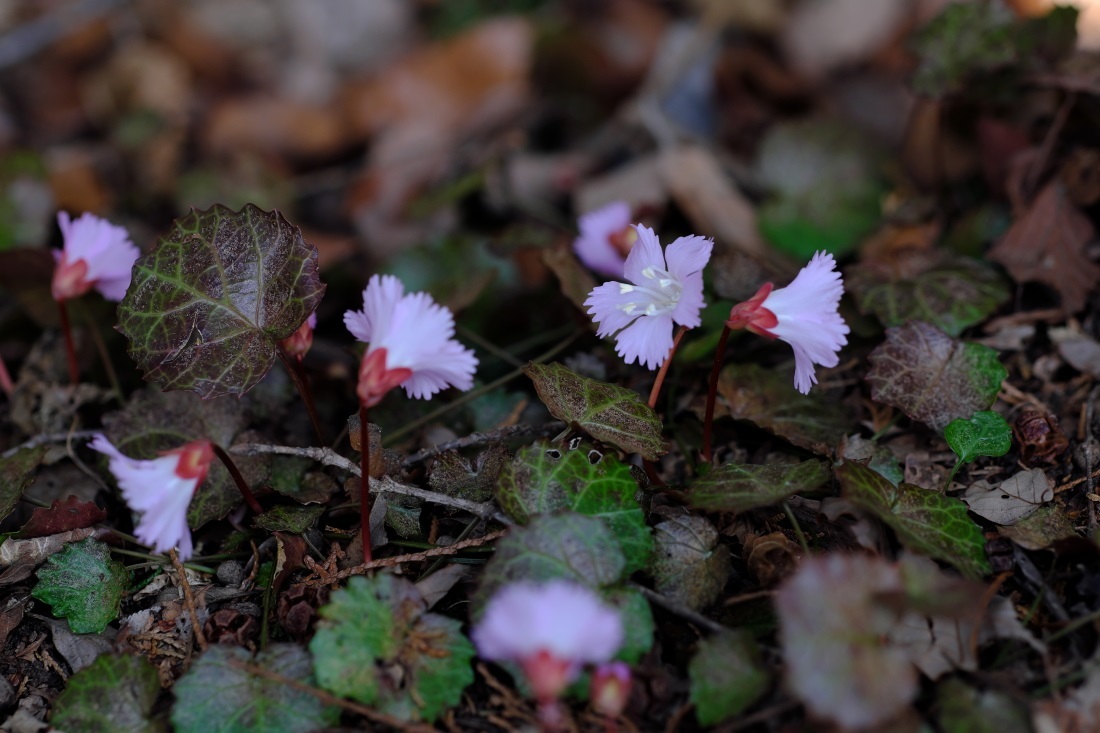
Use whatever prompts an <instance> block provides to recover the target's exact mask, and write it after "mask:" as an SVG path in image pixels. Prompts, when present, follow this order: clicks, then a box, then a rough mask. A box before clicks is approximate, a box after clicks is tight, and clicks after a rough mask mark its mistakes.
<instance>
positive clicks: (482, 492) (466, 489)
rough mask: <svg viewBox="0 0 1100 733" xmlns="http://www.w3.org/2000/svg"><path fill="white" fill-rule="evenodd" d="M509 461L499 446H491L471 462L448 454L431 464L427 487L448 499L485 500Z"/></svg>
mask: <svg viewBox="0 0 1100 733" xmlns="http://www.w3.org/2000/svg"><path fill="white" fill-rule="evenodd" d="M508 458H509V456H508V449H507V448H505V447H504V446H503V445H501V444H497V445H493V446H490V447H488V448H486V449H485V450H483V451H481V452H480V453H478V454H477V455H476V456H474V457H473V458H471V459H467V458H466V457H464V456H463V455H462V454H460V453H459V452H458V451H453V450H452V451H447V452H446V453H442V454H440V455H439V456H438V457H437V458H436V459H435V462H434V463H433V464H432V470H431V473H430V474H429V475H428V484H429V485H430V486H431V487H432V488H433V489H435V490H436V491H438V492H440V493H441V494H446V495H447V496H457V497H459V498H460V499H466V500H468V501H488V500H489V499H490V498H491V497H492V495H493V487H495V486H496V484H497V479H498V478H499V477H500V472H501V470H502V469H503V468H504V466H506V465H507V464H508Z"/></svg>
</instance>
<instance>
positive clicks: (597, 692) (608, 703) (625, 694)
mask: <svg viewBox="0 0 1100 733" xmlns="http://www.w3.org/2000/svg"><path fill="white" fill-rule="evenodd" d="M631 681H632V678H631V674H630V667H628V666H627V664H626V663H625V662H607V663H606V664H601V665H600V666H598V667H596V669H595V670H594V671H593V672H592V688H591V690H590V691H589V693H588V699H589V700H591V701H592V708H593V709H594V710H595V711H596V712H597V713H599V714H600V715H606V716H607V717H609V718H617V717H619V716H620V715H622V714H623V710H625V709H626V703H627V702H628V701H629V700H630V684H631Z"/></svg>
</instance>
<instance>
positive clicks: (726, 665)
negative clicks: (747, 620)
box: [688, 631, 772, 726]
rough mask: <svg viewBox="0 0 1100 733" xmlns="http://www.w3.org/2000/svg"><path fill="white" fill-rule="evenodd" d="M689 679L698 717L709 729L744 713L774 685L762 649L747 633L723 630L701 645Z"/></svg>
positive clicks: (691, 664)
mask: <svg viewBox="0 0 1100 733" xmlns="http://www.w3.org/2000/svg"><path fill="white" fill-rule="evenodd" d="M688 676H690V677H691V702H692V704H694V705H695V717H696V718H698V720H699V724H700V725H706V726H710V725H715V724H717V723H721V722H722V721H723V720H726V719H728V718H732V717H733V716H735V715H739V714H741V713H742V712H744V711H745V709H746V708H748V707H749V706H750V705H752V704H753V703H754V702H756V701H757V700H759V699H760V697H761V696H762V695H763V694H764V693H766V692H767V691H768V689H769V688H770V687H771V684H772V675H771V672H770V671H769V670H768V668H766V667H765V666H764V665H763V663H762V662H761V659H760V648H759V646H758V645H757V644H756V642H755V641H754V640H753V638H752V636H751V635H750V634H748V633H746V632H744V631H724V632H722V633H719V634H716V635H714V636H711V637H709V638H706V639H704V640H703V641H701V642H699V651H697V652H696V653H695V656H694V657H692V659H691V662H690V663H689V664H688Z"/></svg>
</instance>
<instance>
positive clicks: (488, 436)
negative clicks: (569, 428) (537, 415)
mask: <svg viewBox="0 0 1100 733" xmlns="http://www.w3.org/2000/svg"><path fill="white" fill-rule="evenodd" d="M564 427H565V423H563V422H560V421H558V420H555V421H553V422H549V423H546V424H545V425H527V424H520V425H508V426H506V427H503V428H497V429H496V430H489V431H487V432H484V433H470V434H469V435H467V436H466V437H465V438H457V439H455V440H448V441H447V442H445V443H438V444H436V445H433V446H432V447H431V448H425V449H423V450H421V451H417V452H416V453H413V454H412V455H411V456H408V457H407V458H406V459H405V460H404V461H402V463H401V467H402V468H405V469H409V468H412V467H413V466H415V465H417V464H418V463H423V462H424V461H426V460H428V459H429V458H435V457H436V456H438V455H440V454H441V453H446V452H447V451H450V450H462V449H463V448H472V447H474V446H477V445H485V444H487V443H495V442H497V441H499V440H507V439H508V438H514V437H516V436H517V435H526V434H528V433H530V434H531V435H533V436H535V437H546V436H547V435H553V434H554V433H558V432H561V430H562V428H564Z"/></svg>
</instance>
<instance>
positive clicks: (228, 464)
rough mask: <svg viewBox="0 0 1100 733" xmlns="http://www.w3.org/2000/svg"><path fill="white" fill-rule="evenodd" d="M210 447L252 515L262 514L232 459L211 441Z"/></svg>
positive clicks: (262, 511) (258, 504)
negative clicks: (231, 478) (230, 477)
mask: <svg viewBox="0 0 1100 733" xmlns="http://www.w3.org/2000/svg"><path fill="white" fill-rule="evenodd" d="M210 445H211V447H213V449H214V455H216V456H217V457H218V460H220V461H221V462H222V464H223V465H224V466H225V468H226V470H227V471H229V475H230V476H232V477H233V481H234V482H235V483H236V484H237V490H238V491H240V492H241V496H243V497H244V500H245V502H246V503H247V504H248V508H249V509H251V510H252V512H253V513H254V514H263V513H264V509H263V507H261V506H260V502H258V501H256V497H255V496H253V495H252V490H251V489H249V488H248V483H247V482H245V480H244V476H242V475H241V472H240V470H238V469H237V464H236V463H234V462H233V459H232V458H230V457H229V454H228V453H226V452H225V450H224V449H223V448H222V447H221V446H220V445H218V444H217V443H215V442H213V441H211V442H210Z"/></svg>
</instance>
